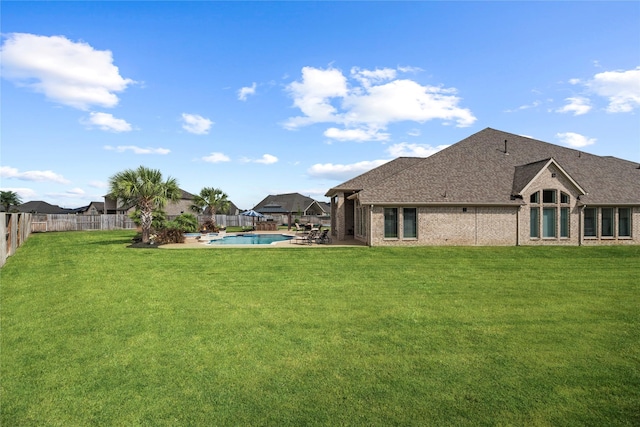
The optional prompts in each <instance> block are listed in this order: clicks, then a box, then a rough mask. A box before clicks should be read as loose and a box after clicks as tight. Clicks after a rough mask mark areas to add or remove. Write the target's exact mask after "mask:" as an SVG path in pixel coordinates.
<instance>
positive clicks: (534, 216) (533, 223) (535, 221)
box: [529, 208, 540, 238]
mask: <svg viewBox="0 0 640 427" xmlns="http://www.w3.org/2000/svg"><path fill="white" fill-rule="evenodd" d="M539 212H540V209H538V208H531V215H530V216H529V236H530V237H533V238H539V237H540V218H538V214H539Z"/></svg>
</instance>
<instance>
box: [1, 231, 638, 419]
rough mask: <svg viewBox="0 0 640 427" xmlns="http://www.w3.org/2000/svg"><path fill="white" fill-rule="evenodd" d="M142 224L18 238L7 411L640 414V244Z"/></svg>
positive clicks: (9, 289)
mask: <svg viewBox="0 0 640 427" xmlns="http://www.w3.org/2000/svg"><path fill="white" fill-rule="evenodd" d="M132 236H133V233H131V232H126V231H122V232H70V233H49V234H35V235H32V236H31V237H30V238H29V240H28V241H27V242H26V244H25V246H23V247H22V248H20V249H19V251H18V252H17V253H16V254H15V255H14V256H12V257H10V258H9V260H8V262H7V264H6V265H5V267H3V269H2V271H1V274H2V276H1V280H2V282H1V288H0V297H1V301H0V302H1V304H2V305H1V307H2V310H1V321H2V324H1V326H2V336H1V347H0V351H1V353H0V356H1V365H0V374H1V378H2V381H1V395H0V397H1V402H0V403H1V406H0V410H1V418H0V425H2V426H5V425H6V426H21V425H48V426H57V425H59V426H78V425H109V426H111V425H123V426H124V425H126V426H135V425H153V426H161V425H167V426H169V425H171V426H175V425H180V426H186V425H205V426H211V425H218V426H222V425H243V426H250V425H251V426H254V425H265V426H267V425H268V426H304V425H328V426H336V425H368V426H371V425H380V426H390V425H402V426H406V425H415V426H425V425H434V426H435V425H438V426H442V425H452V426H453V425H455V426H465V425H469V426H477V425H481V426H482V425H487V426H489V425H491V426H493V425H517V426H522V425H535V426H558V425H567V426H569V425H571V426H573V425H597V426H605V425H606V426H625V425H626V426H632V425H640V404H639V403H638V402H640V247H599V248H593V247H572V248H561V247H551V248H528V247H512V248H366V247H352V248H344V247H342V248H337V247H327V248H313V249H311V248H305V247H301V248H300V249H291V248H286V249H277V248H274V249H268V250H264V249H230V248H219V249H199V250H168V249H129V248H126V246H127V245H128V243H129V240H130V238H131V237H132Z"/></svg>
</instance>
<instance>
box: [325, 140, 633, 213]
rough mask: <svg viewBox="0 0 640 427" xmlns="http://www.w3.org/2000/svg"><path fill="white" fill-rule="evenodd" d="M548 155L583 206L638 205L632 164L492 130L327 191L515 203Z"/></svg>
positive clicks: (377, 197)
mask: <svg viewBox="0 0 640 427" xmlns="http://www.w3.org/2000/svg"><path fill="white" fill-rule="evenodd" d="M401 159H402V158H401ZM550 159H553V161H554V162H555V164H556V165H557V166H559V167H560V168H561V169H562V170H563V171H564V173H565V174H566V175H567V176H568V177H569V178H570V179H571V180H572V181H573V182H574V183H575V184H576V185H578V188H581V189H582V190H583V191H584V192H585V193H586V194H585V195H583V196H581V201H582V202H583V203H584V204H587V205H588V204H598V205H606V204H611V205H621V204H637V205H640V169H638V164H637V163H633V162H630V161H627V160H622V159H618V158H614V157H602V156H595V155H593V154H587V153H584V152H582V151H579V150H575V149H571V148H566V147H561V146H558V145H554V144H549V143H547V142H543V141H538V140H535V139H532V138H527V137H524V136H520V135H515V134H511V133H507V132H502V131H498V130H495V129H491V128H487V129H484V130H482V131H480V132H478V133H476V134H474V135H471V136H469V137H468V138H466V139H463V140H462V141H460V142H458V143H456V144H454V145H451V146H449V147H448V148H445V149H444V150H442V151H439V152H437V153H435V154H433V155H432V156H430V157H427V158H423V159H415V160H414V162H413V164H409V166H408V167H405V168H396V169H400V170H396V173H395V174H390V173H385V171H378V172H376V169H374V170H372V171H370V172H367V173H366V174H363V175H360V176H359V177H356V178H354V179H352V180H350V181H347V182H345V183H344V184H340V185H339V186H338V187H334V188H333V189H331V190H330V191H329V192H328V193H327V195H329V194H333V193H334V192H335V191H337V190H343V189H345V190H346V189H353V190H357V189H358V188H357V187H360V188H361V189H362V191H360V193H359V194H358V198H359V199H360V201H361V203H367V204H369V203H370V204H383V203H386V204H391V203H398V204H403V203H412V204H413V203H416V204H417V203H424V204H440V203H442V204H455V203H461V204H496V205H509V204H517V203H520V201H518V200H512V197H511V196H512V195H513V193H514V190H518V191H521V190H522V189H523V188H525V186H526V185H527V183H528V182H530V180H531V179H533V178H534V177H535V176H536V175H537V174H538V173H539V172H540V170H541V168H543V167H545V165H546V164H547V163H548V161H549V160H550ZM397 160H400V159H397ZM387 165H389V164H386V165H383V166H382V167H384V166H387ZM389 166H391V165H389ZM372 172H373V174H375V173H377V174H378V176H379V177H380V179H377V180H372V179H369V178H367V177H366V176H365V175H367V174H369V175H370V176H373V174H372ZM354 182H355V183H357V184H360V183H362V182H365V183H368V185H354V184H353V183H354ZM518 187H519V188H518Z"/></svg>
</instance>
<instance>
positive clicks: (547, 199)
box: [542, 190, 556, 203]
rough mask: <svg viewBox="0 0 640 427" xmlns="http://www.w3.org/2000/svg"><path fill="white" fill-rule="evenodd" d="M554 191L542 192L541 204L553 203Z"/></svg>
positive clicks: (554, 199) (554, 198) (554, 200)
mask: <svg viewBox="0 0 640 427" xmlns="http://www.w3.org/2000/svg"><path fill="white" fill-rule="evenodd" d="M555 202H556V190H542V203H555Z"/></svg>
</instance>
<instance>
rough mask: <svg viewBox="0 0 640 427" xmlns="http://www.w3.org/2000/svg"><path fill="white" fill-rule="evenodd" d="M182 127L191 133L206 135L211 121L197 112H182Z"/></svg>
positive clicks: (211, 123)
mask: <svg viewBox="0 0 640 427" xmlns="http://www.w3.org/2000/svg"><path fill="white" fill-rule="evenodd" d="M182 121H183V122H184V123H183V124H182V128H183V129H184V130H186V131H187V132H189V133H193V134H196V135H206V134H208V133H209V129H211V125H213V122H212V121H211V120H209V119H206V118H204V117H202V116H200V115H198V114H187V113H182Z"/></svg>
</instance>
